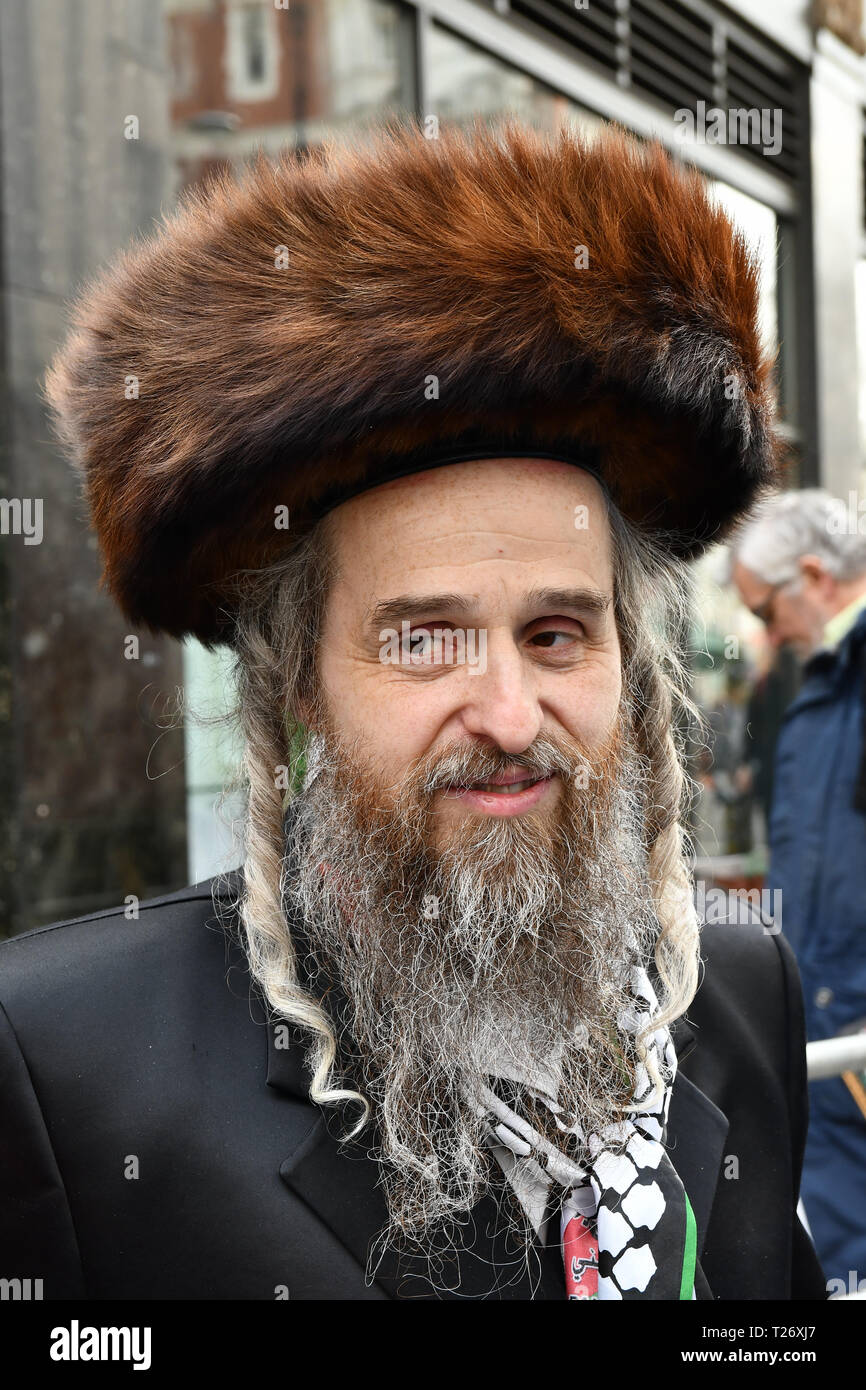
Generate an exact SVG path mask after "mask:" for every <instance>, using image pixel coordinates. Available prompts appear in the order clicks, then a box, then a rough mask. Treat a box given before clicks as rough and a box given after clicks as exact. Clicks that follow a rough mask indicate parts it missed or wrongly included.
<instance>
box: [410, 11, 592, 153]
mask: <svg viewBox="0 0 866 1390" xmlns="http://www.w3.org/2000/svg"><path fill="white" fill-rule="evenodd" d="M427 63H428V71H427V105H428V107H429V111H428V112H425V113H424V114H425V115H428V114H429V115H435V116H437V117H438V118H439V119H440V120H441V121H456V122H458V123H460V122H471V121H472V120H474V118H475V117H476V116H482V117H486V118H487V119H491V118H493V117H496V116H499V115H503V116H516V117H518V119H520V120H522V121H525V122H526V124H527V125H532V126H535V127H537V128H540V129H553V128H554V127H555V126H557V125H559V124H560V123H561V122H563V121H568V122H575V123H578V124H580V125H581V126H582V127H585V128H586V129H591V128H592V127H594V126H596V125H599V124H600V117H598V116H595V115H593V114H592V112H590V111H587V110H585V109H584V108H582V107H581V106H579V105H578V104H577V102H574V101H572V100H571V99H570V98H569V97H566V96H563V95H562V94H561V93H559V92H556V91H554V90H553V88H551V87H548V86H546V85H545V84H544V83H543V82H539V81H538V79H537V78H535V77H532V76H531V75H530V74H529V73H527V72H521V71H520V69H519V68H516V67H512V66H511V65H510V64H509V63H505V62H503V61H502V59H500V58H496V57H494V56H493V54H492V53H487V52H485V50H484V49H483V48H478V47H476V45H475V44H472V43H468V42H467V40H466V39H463V38H460V37H459V36H458V35H457V34H454V33H452V32H451V31H450V30H449V29H444V28H442V26H441V25H438V24H433V25H431V26H430V37H429V43H428V45H427Z"/></svg>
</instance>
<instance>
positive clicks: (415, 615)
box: [369, 588, 612, 633]
mask: <svg viewBox="0 0 866 1390" xmlns="http://www.w3.org/2000/svg"><path fill="white" fill-rule="evenodd" d="M611 597H612V596H611V595H610V594H605V593H603V592H602V591H601V590H600V589H558V588H544V589H530V591H529V592H528V593H527V595H526V606H527V607H528V608H536V609H543V610H544V611H546V612H547V613H555V612H559V611H560V610H561V609H564V608H570V609H574V610H576V611H577V612H579V613H586V614H589V615H592V616H596V617H600V616H601V615H602V614H604V613H605V612H606V611H607V609H608V608H609V607H610V603H611ZM477 602H478V596H477V594H476V595H473V596H471V597H467V596H466V595H465V594H447V593H442V594H398V595H397V596H396V597H395V598H389V599H384V600H383V601H382V602H381V603H377V604H376V606H375V608H374V609H373V611H372V613H371V615H370V620H369V626H370V628H371V629H373V630H374V631H375V632H377V633H378V631H379V629H380V628H383V627H394V626H395V625H396V624H397V623H399V622H416V621H418V620H419V619H421V618H428V617H429V616H430V615H431V614H433V613H439V614H445V613H453V614H457V615H459V616H461V617H466V616H468V615H469V614H471V613H472V612H473V610H474V609H475V607H476V605H477Z"/></svg>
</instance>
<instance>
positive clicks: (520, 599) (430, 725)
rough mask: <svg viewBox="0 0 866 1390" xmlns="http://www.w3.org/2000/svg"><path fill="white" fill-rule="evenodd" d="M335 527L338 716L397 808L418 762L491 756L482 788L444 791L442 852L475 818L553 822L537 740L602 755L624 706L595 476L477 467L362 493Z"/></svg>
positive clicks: (541, 466) (326, 634) (330, 695)
mask: <svg viewBox="0 0 866 1390" xmlns="http://www.w3.org/2000/svg"><path fill="white" fill-rule="evenodd" d="M334 521H335V526H336V530H335V545H336V560H337V564H338V577H337V580H336V583H335V585H334V587H333V589H332V592H331V594H330V597H329V603H328V608H327V613H326V618H325V623H324V630H323V634H322V642H321V654H320V666H319V674H320V680H321V685H322V694H323V697H324V701H325V707H326V710H327V714H328V722H329V724H330V725H331V726H332V727H333V728H334V729H335V730H336V731H338V733H339V735H340V738H341V740H343V741H344V742H346V743H348V744H352V745H353V746H355V747H356V749H357V750H359V753H358V754H357V756H362V757H363V760H364V763H365V764H366V766H367V767H368V768H369V769H370V770H371V772H372V774H373V775H374V776H375V779H376V782H377V784H378V786H379V787H380V789H381V790H382V794H383V795H384V796H385V798H386V799H390V798H391V796H392V793H393V791H394V789H395V788H396V787H397V786H398V785H399V783H400V781H401V779H402V778H403V777H404V776H405V774H406V772H407V770H408V769H409V768H410V766H411V765H412V764H414V763H416V762H417V761H418V760H420V759H422V758H424V759H427V760H428V762H429V761H431V760H432V762H433V763H435V761H436V758H437V755H438V754H439V753H442V754H444V753H445V752H446V751H447V750H449V749H453V748H455V747H458V748H459V749H460V750H462V751H463V752H464V753H466V754H467V755H468V756H470V758H471V757H472V755H473V753H474V756H475V757H476V758H478V759H480V761H478V762H477V764H476V766H475V767H474V768H473V769H472V771H474V772H477V773H478V774H479V775H478V777H477V779H476V778H473V782H474V783H475V785H474V786H472V787H466V786H453V787H448V788H445V787H442V788H440V789H438V790H437V791H436V793H435V797H434V801H433V805H432V808H431V809H432V813H433V824H434V837H435V839H436V842H437V843H439V844H440V845H441V844H444V843H447V842H448V840H449V838H450V837H451V836H452V834H453V833H454V831H455V829H456V828H457V827H458V826H459V824H460V823H461V822H466V821H467V820H468V819H475V820H483V819H485V818H489V817H493V818H502V817H511V816H523V815H529V814H533V815H536V816H542V817H550V816H551V815H552V814H553V813H554V811H555V807H556V804H557V801H558V798H559V797H560V795H561V790H562V788H561V784H560V779H559V777H558V776H557V775H556V774H553V775H552V776H549V777H547V778H545V779H542V780H537V781H534V780H533V779H532V775H531V770H530V769H527V768H526V767H521V766H520V764H519V762H516V761H514V759H519V758H520V757H521V755H524V754H526V752H527V750H528V749H529V748H530V747H531V745H532V743H533V741H534V740H535V739H537V738H538V736H539V735H540V734H547V735H551V736H553V737H554V738H555V737H556V736H557V735H563V734H564V735H567V736H570V737H571V738H572V739H573V740H575V741H577V742H579V743H580V745H581V746H582V747H584V748H586V749H587V750H588V751H589V750H592V749H596V748H599V747H601V746H603V744H604V743H605V740H606V739H607V738H608V736H609V735H610V733H611V730H612V729H613V726H614V722H615V719H616V715H617V711H618V708H619V702H620V695H621V679H620V648H619V641H618V636H617V630H616V625H615V622H614V615H613V596H612V570H611V547H610V535H609V528H608V523H607V519H606V515H605V507H604V500H603V497H602V493H601V489H600V487H599V485H598V483H597V482H596V481H595V480H594V479H593V478H592V477H591V475H589V474H588V473H585V472H583V470H581V469H578V468H575V467H574V466H572V465H570V464H566V463H558V462H554V461H550V460H522V459H507V460H495V459H494V460H482V461H471V462H466V463H461V464H459V465H453V466H446V467H443V468H438V469H430V470H428V471H427V472H425V473H421V474H415V475H413V476H411V477H409V478H402V479H397V480H395V481H394V482H392V483H388V484H386V485H384V486H381V487H378V488H376V489H374V490H371V491H369V492H366V493H363V494H361V495H360V496H359V497H357V498H353V499H351V500H350V501H349V502H346V503H344V504H343V506H341V507H340V508H339V509H338V510H337V512H336V513H335V517H334ZM404 623H405V624H408V626H407V627H404V626H403V624H404ZM389 635H390V641H389ZM398 648H399V650H398ZM482 773H483V774H486V776H485V777H483V778H482V777H481V774H482ZM500 788H502V789H501V790H500Z"/></svg>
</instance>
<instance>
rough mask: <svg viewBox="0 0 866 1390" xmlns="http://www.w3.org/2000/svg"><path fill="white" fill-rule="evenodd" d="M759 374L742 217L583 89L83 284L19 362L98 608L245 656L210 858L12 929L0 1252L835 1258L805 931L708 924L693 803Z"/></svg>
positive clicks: (662, 1283) (335, 1285)
mask: <svg viewBox="0 0 866 1390" xmlns="http://www.w3.org/2000/svg"><path fill="white" fill-rule="evenodd" d="M576 247H577V252H576ZM584 252H587V255H584V254H583V253H584ZM587 256H588V258H587ZM130 377H133V378H134V379H135V381H136V382H138V383H139V385H140V390H139V391H138V392H137V393H136V395H135V399H134V400H132V399H127V398H126V397H125V396H124V391H123V384H124V381H125V380H129V379H130ZM769 382H770V364H769V363H768V361H767V359H766V357H765V356H764V354H763V350H762V348H761V346H760V338H759V334H758V329H757V277H756V269H755V265H754V263H753V261H752V259H751V258H750V255H749V252H748V248H747V246H746V245H745V243H744V242H743V241H742V239H741V238H740V237H739V236H738V235H737V233H735V232H734V230H733V229H732V227H731V225H730V223H729V222H728V221H727V219H726V217H725V214H724V213H723V212H722V210H721V209H720V208H719V207H718V206H717V205H716V203H715V202H714V201H713V200H711V199H710V198H709V197H708V195H707V192H706V189H705V186H704V184H703V181H702V179H701V178H700V176H699V175H698V174H697V173H695V172H687V171H685V170H682V169H680V168H678V167H677V166H676V164H675V163H674V162H673V161H672V160H671V159H670V157H669V156H668V155H666V154H665V152H664V151H663V150H662V149H661V147H659V146H655V145H651V144H650V145H647V146H638V145H637V144H636V143H633V142H631V141H630V140H628V139H627V138H626V137H625V136H624V135H623V134H622V133H621V132H617V131H615V130H614V131H609V132H608V133H607V134H606V135H604V137H599V138H598V140H596V141H594V142H593V143H591V144H587V143H585V142H584V141H582V140H581V139H579V138H578V137H576V136H575V135H573V134H572V133H570V132H568V131H567V130H563V131H561V132H560V133H559V134H558V135H557V137H556V138H555V139H553V140H546V139H544V138H543V137H541V136H539V135H537V134H534V133H533V132H531V131H528V130H523V129H522V128H521V127H519V126H512V127H509V128H508V129H506V130H504V131H484V130H483V129H481V130H477V131H476V132H475V133H474V134H473V135H472V136H465V135H462V134H460V133H459V132H457V131H452V132H448V133H445V132H443V133H442V135H441V137H440V139H438V140H427V139H425V138H424V136H423V134H422V133H421V132H420V131H419V130H417V129H405V130H402V131H397V132H392V133H390V134H386V135H383V136H381V137H380V138H379V139H377V140H376V141H374V142H373V143H372V144H367V143H365V144H363V145H360V146H359V147H358V148H357V149H352V148H349V149H348V150H343V149H335V148H330V149H328V150H327V151H325V152H324V153H313V154H311V155H310V156H309V157H308V158H305V159H302V160H298V159H295V158H293V157H286V158H285V159H284V160H283V161H281V162H280V163H279V164H278V165H276V167H273V166H271V165H270V164H269V163H268V162H267V161H265V160H262V161H260V162H259V163H258V164H257V165H256V166H255V167H254V168H253V169H251V170H249V171H247V173H246V175H245V177H244V178H243V179H240V180H238V181H235V180H232V179H228V178H225V179H221V180H217V181H216V182H215V183H213V184H211V185H209V187H208V189H207V190H206V191H205V192H202V193H200V194H198V195H196V196H195V197H194V198H193V199H192V200H190V201H189V202H188V203H186V204H185V205H184V207H183V208H182V209H181V210H180V212H179V213H178V214H177V215H176V216H175V217H174V218H173V219H171V221H170V222H169V224H168V225H167V227H166V228H165V229H164V230H163V232H162V234H161V235H160V236H157V237H155V238H152V239H150V240H149V241H147V242H145V243H144V244H143V245H142V246H139V247H137V248H135V250H134V251H133V252H131V253H127V254H126V255H125V256H124V257H122V258H121V259H120V260H119V261H118V263H116V264H115V265H114V266H113V267H112V268H111V269H110V271H109V272H108V273H107V274H106V275H105V276H104V277H103V278H102V279H101V280H100V281H99V282H98V283H97V284H96V286H95V287H90V288H89V289H88V290H87V292H86V293H85V294H84V296H83V298H82V301H81V303H80V305H79V307H78V310H77V314H76V323H75V328H74V331H73V333H72V334H71V335H70V338H69V340H68V342H67V343H66V345H65V347H64V348H63V349H62V351H61V352H60V353H59V355H58V358H57V360H56V362H55V364H54V366H53V369H52V371H51V373H50V376H49V380H48V394H49V399H50V401H51V403H52V406H53V408H54V410H55V412H56V415H57V418H58V420H59V423H60V425H61V430H62V435H63V437H64V439H65V440H66V442H67V443H68V444H69V446H70V447H71V449H72V451H73V455H74V458H75V460H76V462H77V464H78V465H79V466H80V467H81V469H82V471H83V474H84V476H85V478H86V481H87V490H88V499H89V502H90V506H91V509H92V514H93V517H94V523H95V526H96V528H97V531H98V533H99V536H100V539H101V543H102V547H103V552H104V555H105V564H106V577H107V579H108V581H109V585H110V588H111V591H112V593H113V595H114V597H115V598H116V599H117V600H118V601H119V603H120V605H121V607H122V609H123V611H124V613H125V614H126V615H127V617H128V618H129V620H130V621H133V622H137V623H145V624H147V625H148V626H150V627H151V628H155V629H161V630H165V631H167V632H171V633H173V634H174V635H175V636H177V637H182V636H185V635H187V634H194V635H195V636H196V637H198V638H199V639H200V640H201V641H202V642H205V643H207V644H209V645H212V644H214V643H217V642H225V643H227V644H228V645H230V646H231V648H232V649H233V652H234V655H235V657H236V662H237V665H236V673H237V680H238V689H239V703H238V718H239V722H240V725H241V730H242V733H243V741H244V747H245V771H246V777H247V784H248V805H247V815H246V843H245V855H244V863H243V866H242V868H241V869H240V870H239V871H237V872H235V873H233V874H231V875H229V876H227V877H226V878H225V879H224V880H222V881H220V880H211V881H209V882H208V883H205V884H202V885H196V886H193V887H192V888H187V889H182V890H180V891H179V892H178V893H177V894H173V895H169V897H168V898H166V899H156V900H155V901H150V902H148V903H144V904H142V905H141V910H140V920H137V921H135V922H128V921H125V920H124V916H123V912H122V910H121V911H120V912H119V913H118V912H108V913H97V914H95V916H93V917H90V918H87V919H85V920H83V921H78V922H74V923H66V924H63V926H62V929H61V928H60V927H59V925H58V926H56V927H51V928H49V929H47V930H42V931H36V932H32V933H29V934H27V935H26V936H24V937H21V938H19V939H17V940H14V941H12V942H9V943H8V944H7V945H6V946H5V947H4V948H3V949H2V950H0V957H2V959H0V999H2V1003H3V1007H4V1010H5V1013H0V1025H2V1032H0V1068H2V1069H3V1074H4V1076H5V1077H6V1078H7V1084H6V1085H5V1086H4V1087H2V1088H0V1256H2V1259H3V1269H4V1272H6V1273H10V1274H11V1273H13V1272H15V1270H16V1269H18V1268H20V1270H21V1273H22V1274H24V1273H27V1272H28V1270H29V1271H30V1272H32V1274H34V1275H40V1274H44V1277H45V1282H46V1297H51V1298H62V1297H82V1296H87V1297H97V1298H98V1297H106V1296H108V1297H121V1298H170V1299H186V1298H242V1299H273V1298H275V1297H276V1298H280V1297H288V1298H291V1299H292V1300H298V1299H369V1300H376V1299H388V1298H395V1299H418V1298H434V1299H467V1298H468V1299H476V1298H477V1299H497V1300H498V1299H514V1300H519V1299H536V1298H539V1299H555V1300H558V1301H575V1302H577V1301H591V1300H596V1299H598V1300H612V1301H623V1300H625V1301H633V1300H643V1299H647V1300H654V1301H661V1300H673V1301H681V1300H685V1301H691V1300H692V1299H700V1300H711V1299H719V1298H721V1299H758V1298H759V1299H822V1298H824V1297H825V1296H826V1289H825V1284H824V1278H823V1275H822V1272H821V1270H820V1267H819V1264H818V1261H817V1259H816V1257H815V1252H814V1249H813V1247H812V1246H811V1244H810V1242H809V1240H808V1237H807V1236H806V1234H805V1232H804V1230H803V1227H802V1226H801V1224H800V1222H799V1221H798V1219H797V1215H796V1207H797V1193H798V1185H799V1170H800V1163H801V1153H802V1145H803V1143H804V1139H805V1124H806V1110H805V1096H806V1087H805V1055H804V1054H805V1048H804V1035H803V1026H802V999H801V994H800V989H799V984H798V981H797V973H796V965H795V962H794V958H793V954H792V952H791V950H790V948H789V947H788V946H787V945H786V943H784V942H780V940H779V938H778V937H777V936H775V935H773V934H769V933H766V932H765V931H763V930H762V929H761V926H760V925H758V924H753V925H750V926H746V925H738V926H736V927H724V926H713V927H709V928H706V929H705V931H704V933H703V934H702V933H701V931H700V924H699V922H698V920H697V916H696V912H695V907H694V902H693V896H692V891H691V884H690V877H689V865H688V859H687V855H686V846H685V841H684V831H683V819H684V812H685V809H686V806H687V804H688V786H689V779H688V776H687V769H686V765H685V756H684V751H683V739H682V734H683V731H682V727H681V725H682V717H683V716H686V715H687V714H688V713H689V710H690V708H691V705H690V701H689V697H688V689H687V670H686V665H685V662H684V661H683V654H682V652H681V651H680V650H679V649H678V646H677V642H678V634H680V633H681V632H682V630H683V625H684V619H685V617H686V615H687V612H688V605H689V592H690V591H689V571H688V561H689V560H690V559H691V558H692V557H693V556H695V555H697V554H699V553H700V552H701V551H702V550H703V549H704V548H705V547H706V545H707V544H708V543H709V542H710V541H711V540H713V539H715V538H716V537H717V536H719V535H723V534H725V533H726V532H727V529H728V528H729V526H730V525H731V523H732V522H733V521H734V520H735V519H736V518H737V517H738V516H739V515H742V514H743V513H744V512H745V511H746V510H747V509H748V507H749V505H751V503H752V502H753V501H754V499H755V496H756V494H757V493H758V492H759V491H760V490H761V489H762V488H763V487H766V486H768V485H769V484H770V483H771V481H772V479H773V478H774V476H775V473H776V466H775V465H776V445H777V441H776V438H775V432H774V430H773V427H772V412H771V400H770V391H769ZM732 386H735V387H736V389H732ZM287 514H288V519H289V524H288V526H286V524H285V522H286V515H287ZM221 927H222V929H221ZM702 962H703V965H702ZM227 966H228V967H229V968H228V969H227ZM687 1010H688V1011H689V1012H690V1017H689V1019H686V1017H685V1015H686V1011H687ZM265 1025H266V1027H265ZM133 1160H134V1165H133V1166H134V1172H132V1173H130V1172H129V1165H130V1164H133ZM624 1326H625V1325H624Z"/></svg>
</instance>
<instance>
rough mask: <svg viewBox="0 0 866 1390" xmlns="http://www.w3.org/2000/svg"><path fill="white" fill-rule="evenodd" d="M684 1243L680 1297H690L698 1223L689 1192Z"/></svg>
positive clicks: (692, 1286) (686, 1196)
mask: <svg viewBox="0 0 866 1390" xmlns="http://www.w3.org/2000/svg"><path fill="white" fill-rule="evenodd" d="M685 1198H686V1245H685V1249H684V1251H683V1278H682V1283H681V1284H680V1299H681V1300H682V1299H684V1298H687V1299H689V1300H690V1299H691V1296H692V1292H693V1290H694V1287H695V1264H696V1263H697V1258H698V1223H697V1222H696V1221H695V1214H694V1212H693V1211H692V1204H691V1202H690V1201H689V1194H688V1193H687V1192H686V1194H685Z"/></svg>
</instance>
